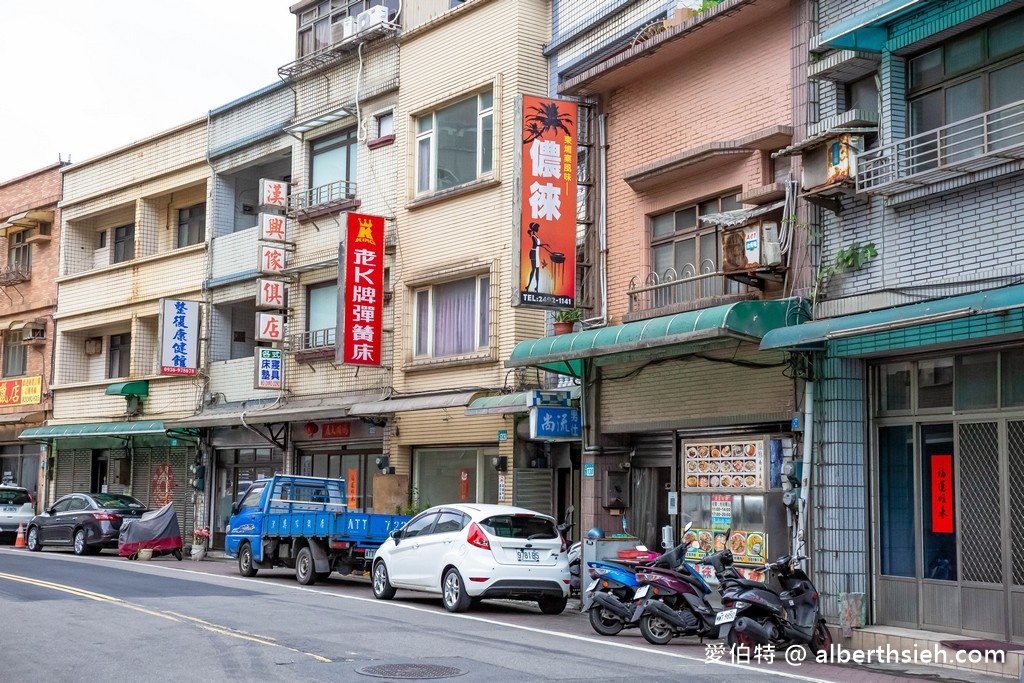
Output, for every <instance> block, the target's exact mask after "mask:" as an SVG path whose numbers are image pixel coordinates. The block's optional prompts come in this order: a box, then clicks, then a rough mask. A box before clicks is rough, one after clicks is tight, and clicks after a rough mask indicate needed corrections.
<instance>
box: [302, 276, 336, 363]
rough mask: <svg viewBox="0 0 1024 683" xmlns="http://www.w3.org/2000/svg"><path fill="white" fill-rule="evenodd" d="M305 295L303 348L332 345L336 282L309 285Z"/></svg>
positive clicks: (334, 326)
mask: <svg viewBox="0 0 1024 683" xmlns="http://www.w3.org/2000/svg"><path fill="white" fill-rule="evenodd" d="M306 292H307V297H306V338H305V339H304V340H303V342H304V343H303V348H307V349H312V348H320V347H323V346H334V334H335V328H336V326H337V324H338V283H337V282H335V281H333V280H332V281H331V282H321V283H320V284H316V285H310V286H309V287H308V288H307V290H306Z"/></svg>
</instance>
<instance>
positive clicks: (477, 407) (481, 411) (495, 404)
mask: <svg viewBox="0 0 1024 683" xmlns="http://www.w3.org/2000/svg"><path fill="white" fill-rule="evenodd" d="M566 390H568V392H569V398H579V397H580V388H579V387H578V386H574V387H558V388H555V389H551V390H550V391H566ZM532 393H533V392H532V391H517V392H514V393H511V394H501V395H500V396H481V397H480V398H475V399H473V402H472V403H470V404H469V407H468V408H466V415H503V414H506V413H525V412H527V411H528V410H529V409H530V406H529V403H530V394H532Z"/></svg>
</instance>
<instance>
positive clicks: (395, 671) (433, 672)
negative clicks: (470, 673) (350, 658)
mask: <svg viewBox="0 0 1024 683" xmlns="http://www.w3.org/2000/svg"><path fill="white" fill-rule="evenodd" d="M356 673H357V674H362V675H364V676H374V677H375V678H408V679H424V678H452V677H454V676H461V675H463V674H464V673H466V672H465V671H463V670H462V669H456V668H455V667H454V666H440V665H438V664H374V665H373V666H364V667H363V668H361V669H356Z"/></svg>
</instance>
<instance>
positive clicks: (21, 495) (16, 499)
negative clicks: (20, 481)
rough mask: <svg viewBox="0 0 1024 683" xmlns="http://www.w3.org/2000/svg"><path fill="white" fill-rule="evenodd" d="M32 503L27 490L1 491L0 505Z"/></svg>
mask: <svg viewBox="0 0 1024 683" xmlns="http://www.w3.org/2000/svg"><path fill="white" fill-rule="evenodd" d="M31 502H32V499H30V498H29V497H28V491H26V490H25V489H0V505H24V504H25V503H31Z"/></svg>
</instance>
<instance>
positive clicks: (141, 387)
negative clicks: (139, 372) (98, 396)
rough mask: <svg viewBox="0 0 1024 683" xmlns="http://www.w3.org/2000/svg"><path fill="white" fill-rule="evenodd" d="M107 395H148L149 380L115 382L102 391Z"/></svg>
mask: <svg viewBox="0 0 1024 683" xmlns="http://www.w3.org/2000/svg"><path fill="white" fill-rule="evenodd" d="M103 393H104V394H106V395H107V396H149V382H148V381H146V380H144V379H138V380H135V381H134V382H117V383H116V384H111V385H110V386H109V387H107V390H106V391H104V392H103Z"/></svg>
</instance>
